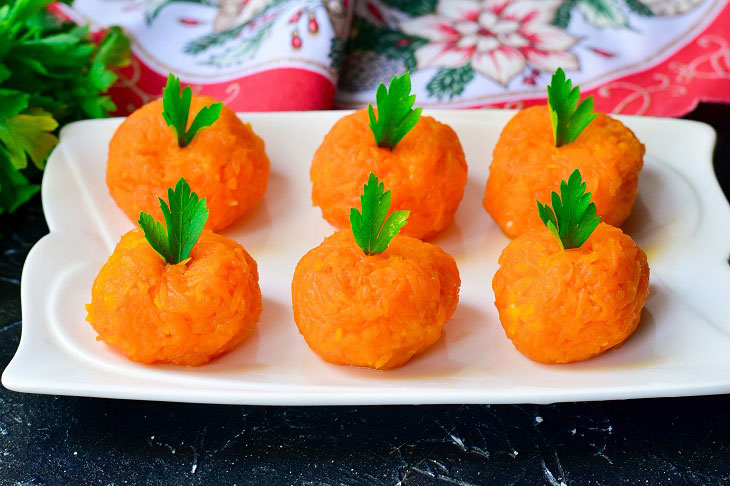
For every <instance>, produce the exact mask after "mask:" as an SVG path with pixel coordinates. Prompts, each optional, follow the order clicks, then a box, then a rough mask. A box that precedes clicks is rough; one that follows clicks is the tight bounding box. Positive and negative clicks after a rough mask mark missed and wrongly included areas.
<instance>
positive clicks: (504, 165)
mask: <svg viewBox="0 0 730 486" xmlns="http://www.w3.org/2000/svg"><path fill="white" fill-rule="evenodd" d="M643 157H644V145H643V144H641V142H639V140H638V139H637V138H636V137H635V136H634V134H633V132H632V131H631V130H629V129H628V128H626V127H625V126H624V125H623V124H622V123H621V122H619V121H617V120H614V119H613V118H611V117H609V116H607V115H604V114H602V113H601V114H598V116H597V117H596V119H595V120H593V122H592V123H591V124H590V125H588V127H587V128H586V129H585V130H584V131H583V133H581V134H580V135H579V136H578V138H577V139H576V140H575V141H573V142H572V143H569V144H566V145H563V146H561V147H555V143H554V140H553V131H552V125H551V123H550V113H549V111H548V107H547V106H546V105H545V106H533V107H531V108H527V109H525V110H522V111H520V112H519V113H517V114H516V115H515V116H514V117H513V118H512V119H511V120H510V121H509V123H507V125H506V126H505V127H504V130H502V134H501V135H500V136H499V140H498V141H497V145H496V147H495V148H494V154H493V157H492V165H491V166H490V169H489V179H488V180H487V190H486V195H485V196H484V201H483V204H484V207H485V208H486V210H487V211H488V212H489V214H490V215H491V216H492V218H494V220H495V221H496V222H497V224H498V225H499V226H500V227H501V228H502V231H504V233H505V234H506V235H507V236H509V237H510V238H514V237H515V236H518V235H521V234H522V233H524V232H525V231H527V230H528V229H529V228H532V227H535V226H540V225H542V222H541V221H540V218H539V216H538V213H537V211H536V210H535V208H536V204H535V201H536V200H537V201H541V202H549V201H550V194H551V192H552V191H557V190H558V187H559V186H560V181H562V180H568V177H569V176H570V174H571V173H572V172H573V171H574V170H575V169H579V170H580V172H581V174H583V179H584V180H586V181H587V191H589V192H592V193H593V197H592V201H593V202H595V203H596V210H597V213H598V215H599V216H601V219H602V221H604V222H606V223H608V224H610V225H613V226H620V225H621V224H623V222H624V221H625V220H626V218H628V217H629V214H631V208H632V207H633V205H634V199H635V198H636V193H637V183H638V176H639V171H641V167H642V165H643Z"/></svg>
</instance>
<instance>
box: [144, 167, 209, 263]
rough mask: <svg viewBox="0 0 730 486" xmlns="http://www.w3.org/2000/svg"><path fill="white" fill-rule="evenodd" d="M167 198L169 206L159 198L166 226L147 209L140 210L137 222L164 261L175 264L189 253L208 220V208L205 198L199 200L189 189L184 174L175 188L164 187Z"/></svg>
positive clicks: (184, 258)
mask: <svg viewBox="0 0 730 486" xmlns="http://www.w3.org/2000/svg"><path fill="white" fill-rule="evenodd" d="M167 200H168V202H169V204H170V205H169V206H168V205H167V203H165V201H163V200H162V198H160V209H162V214H163V216H164V217H165V224H166V226H167V229H165V226H163V225H162V223H160V222H159V221H155V220H154V219H153V218H152V216H150V215H149V214H147V213H140V215H139V226H140V228H142V231H143V232H144V236H145V238H146V239H147V241H148V242H149V244H150V246H152V248H154V250H155V251H156V252H157V253H159V255H160V256H161V257H162V259H163V260H164V261H165V263H169V264H170V265H175V264H177V263H180V262H181V261H183V260H186V259H187V258H188V257H189V256H190V252H191V251H192V249H193V246H195V243H197V242H198V239H199V238H200V234H201V233H202V232H203V227H204V226H205V223H206V222H207V221H208V209H207V208H206V205H205V199H200V200H198V195H197V194H195V193H194V192H192V191H191V190H190V186H189V185H188V183H187V182H186V181H185V179H183V178H181V179H180V180H179V181H178V182H177V185H176V186H175V189H174V190H173V189H168V190H167Z"/></svg>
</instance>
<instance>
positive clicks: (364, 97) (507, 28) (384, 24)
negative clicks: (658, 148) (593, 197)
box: [58, 0, 730, 116]
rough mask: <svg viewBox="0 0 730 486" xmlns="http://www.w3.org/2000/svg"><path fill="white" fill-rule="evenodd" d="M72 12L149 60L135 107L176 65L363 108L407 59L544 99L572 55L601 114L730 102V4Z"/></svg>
mask: <svg viewBox="0 0 730 486" xmlns="http://www.w3.org/2000/svg"><path fill="white" fill-rule="evenodd" d="M58 8H59V10H60V11H62V12H63V13H64V14H65V15H67V16H69V17H70V18H72V19H74V20H75V21H77V22H80V23H84V22H91V23H92V25H93V26H95V27H97V28H104V27H106V26H109V25H112V24H118V25H122V26H123V27H124V28H125V30H126V31H127V33H128V34H129V35H130V36H131V37H132V39H133V54H134V60H133V63H132V65H131V66H130V67H129V68H127V69H125V70H124V71H123V72H122V79H121V81H120V83H119V86H118V87H117V88H115V90H114V93H113V96H114V97H115V99H116V100H117V101H118V105H119V106H120V108H121V109H122V111H129V110H131V109H133V108H134V107H136V106H139V105H141V104H142V103H144V102H146V101H149V100H150V99H152V98H155V97H157V96H159V94H160V92H161V89H162V86H163V85H164V81H165V77H166V75H167V73H168V72H169V71H173V72H175V73H177V74H178V75H179V76H181V78H182V80H183V81H184V82H186V83H188V84H191V85H192V86H193V87H194V89H195V90H196V91H197V92H199V93H202V94H207V95H210V96H214V97H216V98H218V99H220V100H222V101H224V102H226V103H227V104H229V105H230V106H232V107H233V108H234V109H236V110H239V111H253V110H306V109H328V108H331V107H332V106H333V103H334V106H336V107H343V108H351V107H362V106H365V105H366V104H367V103H368V102H373V101H374V98H375V89H376V87H377V85H378V83H380V82H381V81H388V80H389V79H390V78H391V77H392V76H393V75H395V74H400V73H402V72H404V71H407V70H410V71H411V73H412V75H411V78H412V80H413V85H414V91H415V92H416V93H417V96H418V98H417V99H418V103H419V104H421V105H423V106H426V107H448V108H463V107H484V106H498V107H522V106H527V105H528V104H531V103H535V102H542V100H543V99H544V96H545V95H544V93H545V86H546V84H547V83H548V81H549V79H550V75H551V73H552V72H553V71H554V70H555V69H556V68H557V67H558V66H562V67H563V68H564V69H565V70H566V71H567V72H568V75H569V76H570V77H571V78H572V79H573V80H574V81H575V82H576V83H579V84H580V85H581V86H582V88H583V92H586V93H588V94H593V95H594V96H595V101H596V107H597V109H598V110H601V111H608V112H621V113H635V114H646V115H659V116H677V115H681V114H684V113H686V112H687V111H689V110H691V109H692V108H693V106H694V105H695V104H696V103H697V102H698V101H700V100H707V101H720V102H730V0H484V1H478V0H441V1H437V0H361V1H359V2H357V5H354V2H353V0H153V1H151V2H150V1H149V0H76V1H75V2H74V4H73V7H67V6H65V5H60V6H58ZM353 11H354V15H353ZM348 35H349V38H348ZM346 39H347V42H345V40H346ZM338 80H339V84H338V85H337V89H336V90H335V85H336V84H337V83H338ZM333 100H334V101H333Z"/></svg>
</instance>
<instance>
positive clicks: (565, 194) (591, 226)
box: [537, 169, 601, 250]
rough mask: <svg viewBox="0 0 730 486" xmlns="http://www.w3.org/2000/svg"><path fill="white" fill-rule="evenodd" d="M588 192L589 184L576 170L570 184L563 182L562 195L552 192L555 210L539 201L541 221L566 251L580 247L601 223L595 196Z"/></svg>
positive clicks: (561, 184) (561, 186)
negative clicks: (592, 199) (597, 213)
mask: <svg viewBox="0 0 730 486" xmlns="http://www.w3.org/2000/svg"><path fill="white" fill-rule="evenodd" d="M585 191H586V183H585V182H583V179H582V177H581V175H580V171H579V170H578V169H576V170H575V172H573V173H572V174H571V175H570V178H569V179H568V182H567V183H566V182H565V181H562V182H561V183H560V196H558V194H557V193H555V192H553V193H552V204H553V207H552V208H550V206H548V205H547V204H540V201H537V210H538V212H539V213H540V219H542V222H543V223H545V226H546V227H547V229H549V230H550V232H551V233H552V234H553V235H554V236H555V237H556V238H557V239H558V241H559V242H560V244H561V246H562V247H563V248H564V249H566V250H567V249H570V248H579V247H580V246H581V245H582V244H583V243H585V242H586V240H587V239H588V237H589V236H591V233H593V230H595V229H596V227H597V226H598V223H600V222H601V217H600V216H598V217H597V216H596V205H595V204H594V203H592V202H591V193H590V192H588V193H586V192H585Z"/></svg>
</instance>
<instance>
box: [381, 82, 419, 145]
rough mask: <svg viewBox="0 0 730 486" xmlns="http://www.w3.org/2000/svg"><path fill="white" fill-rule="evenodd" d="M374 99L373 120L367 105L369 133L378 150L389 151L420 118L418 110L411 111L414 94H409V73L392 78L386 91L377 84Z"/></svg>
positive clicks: (382, 85) (414, 98) (414, 99)
mask: <svg viewBox="0 0 730 486" xmlns="http://www.w3.org/2000/svg"><path fill="white" fill-rule="evenodd" d="M375 99H376V101H377V104H378V117H377V119H376V118H375V110H373V106H372V105H368V116H369V117H370V130H372V132H373V136H374V137H375V143H377V144H378V147H383V148H389V149H391V150H393V149H394V148H395V146H396V145H398V142H400V141H401V139H402V138H403V137H405V136H406V135H407V134H408V132H410V131H411V130H412V129H413V127H415V126H416V123H418V120H419V119H420V118H421V110H422V108H416V109H415V110H414V109H413V103H415V101H416V95H411V73H405V74H404V75H403V76H401V77H397V76H395V77H393V79H392V80H391V81H390V86H389V87H388V88H387V89H386V88H385V85H384V84H383V83H380V86H378V91H377V92H376V94H375Z"/></svg>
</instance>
